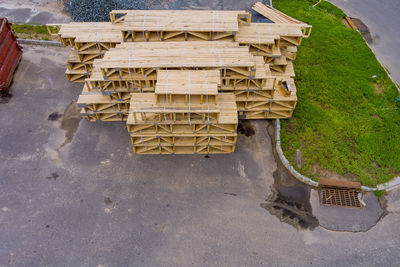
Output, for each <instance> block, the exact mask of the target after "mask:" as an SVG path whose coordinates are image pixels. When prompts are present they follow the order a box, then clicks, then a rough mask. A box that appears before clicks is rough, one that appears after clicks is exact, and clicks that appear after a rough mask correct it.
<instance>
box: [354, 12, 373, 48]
mask: <svg viewBox="0 0 400 267" xmlns="http://www.w3.org/2000/svg"><path fill="white" fill-rule="evenodd" d="M350 19H351V21H352V22H353V23H354V25H355V26H356V27H357V29H358V30H359V31H360V32H361V34H362V36H363V37H364V39H365V41H367V43H368V44H372V43H373V42H374V39H373V38H372V36H371V32H370V31H369V28H368V26H367V25H365V23H364V22H362V20H361V19H359V18H350Z"/></svg>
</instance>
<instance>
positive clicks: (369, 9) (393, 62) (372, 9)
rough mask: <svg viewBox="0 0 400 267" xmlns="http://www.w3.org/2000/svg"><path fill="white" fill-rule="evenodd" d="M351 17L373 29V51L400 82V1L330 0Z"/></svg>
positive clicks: (394, 78)
mask: <svg viewBox="0 0 400 267" xmlns="http://www.w3.org/2000/svg"><path fill="white" fill-rule="evenodd" d="M329 2H331V3H333V4H335V5H337V6H338V7H340V8H341V9H342V10H343V11H344V12H345V13H346V14H347V15H348V16H350V17H355V18H359V19H361V20H362V21H363V22H364V23H365V24H366V25H367V26H368V28H369V30H370V32H371V35H372V38H373V43H372V44H370V47H371V49H372V51H373V52H374V53H375V55H376V57H377V58H378V59H379V60H380V62H381V64H382V65H383V66H384V67H385V68H386V69H387V70H388V72H389V73H390V74H391V76H392V78H393V80H394V82H395V83H397V84H398V85H400V61H399V60H398V59H399V57H400V49H399V47H400V34H399V29H400V16H399V14H400V1H398V0H384V1H376V0H329Z"/></svg>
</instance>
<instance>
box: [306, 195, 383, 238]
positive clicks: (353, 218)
mask: <svg viewBox="0 0 400 267" xmlns="http://www.w3.org/2000/svg"><path fill="white" fill-rule="evenodd" d="M318 194H319V192H318V191H317V190H312V192H311V199H310V202H311V205H312V211H313V214H314V216H315V217H316V218H318V221H319V225H320V226H322V227H324V228H325V229H328V230H334V231H351V232H364V231H368V230H369V229H371V228H372V227H374V226H375V225H376V223H377V222H378V221H379V219H380V218H381V216H382V215H383V214H384V211H383V209H382V208H381V206H380V203H379V201H378V198H377V197H376V196H375V195H374V194H373V193H370V192H369V193H366V194H365V196H364V197H363V201H364V202H365V204H366V206H365V207H364V208H362V209H354V208H340V207H331V206H323V205H320V204H319V201H320V200H319V195H318Z"/></svg>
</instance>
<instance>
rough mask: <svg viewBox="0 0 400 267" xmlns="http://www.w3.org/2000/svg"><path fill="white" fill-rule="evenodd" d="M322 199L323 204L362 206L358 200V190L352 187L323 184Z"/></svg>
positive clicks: (348, 206) (350, 206) (349, 206)
mask: <svg viewBox="0 0 400 267" xmlns="http://www.w3.org/2000/svg"><path fill="white" fill-rule="evenodd" d="M320 201H321V204H322V205H327V206H337V207H347V208H362V205H361V203H360V201H359V200H358V191H357V190H355V189H351V188H338V187H326V186H322V187H321V191H320Z"/></svg>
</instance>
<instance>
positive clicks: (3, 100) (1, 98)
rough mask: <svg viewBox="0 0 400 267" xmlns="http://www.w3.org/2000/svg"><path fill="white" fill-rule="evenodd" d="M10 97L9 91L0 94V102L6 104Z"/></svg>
mask: <svg viewBox="0 0 400 267" xmlns="http://www.w3.org/2000/svg"><path fill="white" fill-rule="evenodd" d="M12 97H13V95H12V94H10V93H8V94H6V95H2V96H0V104H7V103H8V102H10V100H11V98H12Z"/></svg>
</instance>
